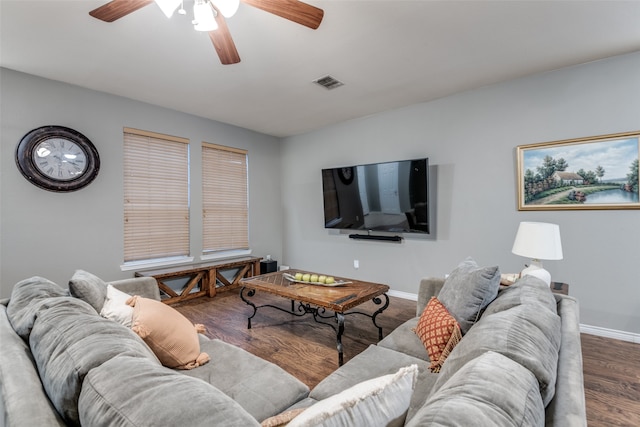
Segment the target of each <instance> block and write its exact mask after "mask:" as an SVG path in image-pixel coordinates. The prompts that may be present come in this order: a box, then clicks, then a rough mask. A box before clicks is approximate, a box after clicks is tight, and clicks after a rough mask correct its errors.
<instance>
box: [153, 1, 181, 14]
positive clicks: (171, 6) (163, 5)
mask: <svg viewBox="0 0 640 427" xmlns="http://www.w3.org/2000/svg"><path fill="white" fill-rule="evenodd" d="M155 1H156V4H157V5H158V6H159V7H160V10H162V13H164V14H165V16H166V17H167V18H171V15H173V12H175V11H176V9H177V8H178V6H180V1H181V0H155Z"/></svg>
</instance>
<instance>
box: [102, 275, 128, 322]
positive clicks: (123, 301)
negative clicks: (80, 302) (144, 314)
mask: <svg viewBox="0 0 640 427" xmlns="http://www.w3.org/2000/svg"><path fill="white" fill-rule="evenodd" d="M129 298H131V295H129V294H126V293H124V292H122V291H120V290H118V289H116V288H114V287H113V286H112V285H107V299H106V300H105V301H104V305H103V306H102V309H101V310H100V316H102V317H104V318H105V319H109V320H113V321H114V322H118V323H120V324H121V325H122V326H126V327H127V328H130V327H131V319H132V318H133V307H131V306H130V305H128V304H127V300H128V299H129Z"/></svg>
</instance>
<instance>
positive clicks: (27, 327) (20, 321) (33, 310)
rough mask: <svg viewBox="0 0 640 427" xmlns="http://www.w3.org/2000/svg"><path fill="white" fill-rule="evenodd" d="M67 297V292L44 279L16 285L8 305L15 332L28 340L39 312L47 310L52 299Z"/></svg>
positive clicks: (35, 277)
mask: <svg viewBox="0 0 640 427" xmlns="http://www.w3.org/2000/svg"><path fill="white" fill-rule="evenodd" d="M67 296H69V293H68V291H67V290H65V289H63V288H62V287H60V286H58V285H56V284H55V283H53V282H52V281H50V280H47V279H45V278H43V277H38V276H34V277H31V278H29V279H25V280H21V281H20V282H18V283H16V285H15V286H14V287H13V290H12V291H11V299H10V300H9V304H8V305H7V317H8V318H9V322H11V326H12V327H13V330H14V331H16V333H17V334H18V335H20V337H21V338H22V339H23V340H25V341H26V340H28V339H29V334H30V333H31V328H33V323H34V322H35V320H36V317H37V314H38V311H40V310H41V309H43V308H46V306H47V305H48V304H49V300H50V299H51V298H56V297H67Z"/></svg>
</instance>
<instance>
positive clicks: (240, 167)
mask: <svg viewBox="0 0 640 427" xmlns="http://www.w3.org/2000/svg"><path fill="white" fill-rule="evenodd" d="M247 194H248V190H247V151H246V150H241V149H237V148H231V147H223V146H220V145H215V144H210V143H206V142H203V143H202V221H203V224H202V228H203V238H202V240H203V252H204V253H207V252H220V251H229V250H238V249H249V224H248V223H249V212H248V211H249V210H248V197H247Z"/></svg>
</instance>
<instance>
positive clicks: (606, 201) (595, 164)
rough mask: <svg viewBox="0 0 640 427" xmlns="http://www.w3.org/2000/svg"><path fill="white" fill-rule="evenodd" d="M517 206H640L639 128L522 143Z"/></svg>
mask: <svg viewBox="0 0 640 427" xmlns="http://www.w3.org/2000/svg"><path fill="white" fill-rule="evenodd" d="M516 157H517V174H518V177H517V179H518V210H520V211H528V210H532V211H538V210H580V209H582V210H586V209H640V202H639V201H638V188H639V187H640V181H639V179H638V161H639V159H640V131H637V132H626V133H617V134H610V135H600V136H591V137H586V138H576V139H566V140H562V141H552V142H544V143H538V144H528V145H520V146H518V147H517V148H516Z"/></svg>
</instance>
